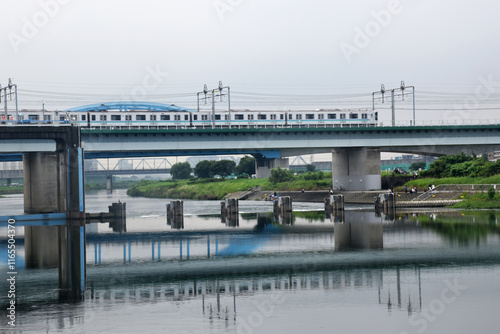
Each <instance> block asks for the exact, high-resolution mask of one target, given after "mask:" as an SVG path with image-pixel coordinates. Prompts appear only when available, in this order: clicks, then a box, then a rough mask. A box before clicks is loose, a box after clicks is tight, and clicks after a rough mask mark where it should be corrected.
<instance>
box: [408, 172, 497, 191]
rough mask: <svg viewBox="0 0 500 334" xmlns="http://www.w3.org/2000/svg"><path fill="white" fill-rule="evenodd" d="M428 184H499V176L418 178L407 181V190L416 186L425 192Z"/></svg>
mask: <svg viewBox="0 0 500 334" xmlns="http://www.w3.org/2000/svg"><path fill="white" fill-rule="evenodd" d="M429 184H433V185H435V186H438V185H440V184H500V174H497V175H493V176H489V177H466V176H464V177H445V178H420V179H413V180H411V181H408V182H407V183H406V185H407V186H408V188H411V187H414V186H416V187H417V188H418V190H420V191H423V190H427V188H428V186H429ZM403 188H404V187H403Z"/></svg>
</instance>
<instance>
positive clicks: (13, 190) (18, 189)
mask: <svg viewBox="0 0 500 334" xmlns="http://www.w3.org/2000/svg"><path fill="white" fill-rule="evenodd" d="M22 193H23V187H22V186H9V187H7V186H0V194H2V195H6V194H22Z"/></svg>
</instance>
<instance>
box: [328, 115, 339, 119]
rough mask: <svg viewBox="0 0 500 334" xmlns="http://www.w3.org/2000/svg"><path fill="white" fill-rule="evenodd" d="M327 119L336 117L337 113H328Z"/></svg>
mask: <svg viewBox="0 0 500 334" xmlns="http://www.w3.org/2000/svg"><path fill="white" fill-rule="evenodd" d="M328 119H337V114H328Z"/></svg>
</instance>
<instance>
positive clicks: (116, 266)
mask: <svg viewBox="0 0 500 334" xmlns="http://www.w3.org/2000/svg"><path fill="white" fill-rule="evenodd" d="M118 200H120V201H121V202H125V203H126V204H127V221H126V227H122V228H121V232H114V231H113V228H112V227H110V226H109V224H107V223H106V224H102V223H101V224H91V225H88V226H87V246H86V256H87V258H86V262H87V292H86V299H85V301H83V302H79V303H67V302H61V301H59V299H58V298H59V297H58V296H59V290H58V270H57V268H41V269H19V270H18V276H17V278H18V280H17V282H16V288H17V293H18V304H19V305H18V306H19V308H18V310H17V316H18V318H17V326H16V327H15V328H11V327H9V326H8V325H7V323H6V321H5V318H6V317H5V316H4V317H3V318H4V319H2V322H1V323H0V326H1V327H0V330H2V331H3V332H7V331H9V330H12V329H15V331H13V332H23V333H54V332H56V333H57V332H61V333H137V332H148V333H167V332H168V333H273V334H275V333H333V332H338V333H471V332H477V333H496V332H497V330H498V322H497V318H496V317H495V315H496V313H497V312H498V307H499V306H500V288H499V287H500V285H499V283H498V282H499V281H500V233H499V231H500V227H499V225H498V218H499V217H498V216H499V215H500V214H499V213H498V212H481V213H475V214H469V213H462V212H455V211H450V210H445V211H439V212H437V211H434V212H431V211H428V210H420V211H418V212H407V213H406V212H401V213H398V214H397V216H396V217H395V219H393V220H387V219H386V217H383V216H382V217H380V216H379V217H377V216H376V215H375V213H374V212H373V211H370V210H367V208H366V207H349V208H348V210H347V211H346V212H345V214H344V216H343V217H337V218H331V219H330V218H326V219H325V217H324V213H323V212H321V209H322V204H321V203H317V204H316V203H294V211H295V212H294V216H293V219H292V220H291V221H285V222H283V221H279V220H278V221H275V220H274V218H273V215H272V213H271V211H272V206H271V204H270V203H266V202H251V201H248V202H247V201H241V202H240V216H239V219H238V222H237V223H236V222H234V221H233V222H231V223H222V222H221V217H220V204H219V202H218V201H184V213H185V215H184V222H183V223H184V228H182V229H177V228H175V227H176V226H175V224H170V225H168V224H167V221H166V214H165V204H166V203H167V201H166V200H160V199H144V198H128V197H127V196H126V194H125V192H124V191H121V190H118V191H115V192H114V193H113V194H111V195H109V194H106V192H97V193H90V192H89V193H87V195H86V209H87V212H103V211H107V209H108V208H107V206H108V205H110V204H111V203H112V202H118ZM22 202H23V199H22V196H17V195H12V196H7V197H6V198H2V199H0V215H8V214H9V215H10V214H22V211H23V207H22V205H23V204H22ZM2 223H4V222H2ZM2 226H5V225H2ZM115 230H119V229H116V228H115ZM334 231H335V233H334ZM0 233H1V235H0V252H1V253H2V256H0V260H1V261H2V267H1V269H0V275H1V277H7V268H6V254H7V242H6V240H7V237H6V236H7V229H6V227H0ZM16 238H17V240H16V242H17V245H18V248H17V249H18V250H19V252H18V254H17V255H18V257H17V265H18V267H20V266H22V264H23V261H24V243H23V240H24V238H23V231H22V228H21V229H20V230H19V231H18V234H17V235H16ZM54 256H57V254H56V255H54ZM2 281H5V280H4V279H2ZM0 289H1V295H2V297H1V301H2V305H5V303H6V301H7V299H6V296H5V295H6V292H7V290H8V287H7V286H6V285H5V283H2V285H0ZM3 309H4V310H5V308H4V307H3ZM3 312H4V313H2V314H5V311H3Z"/></svg>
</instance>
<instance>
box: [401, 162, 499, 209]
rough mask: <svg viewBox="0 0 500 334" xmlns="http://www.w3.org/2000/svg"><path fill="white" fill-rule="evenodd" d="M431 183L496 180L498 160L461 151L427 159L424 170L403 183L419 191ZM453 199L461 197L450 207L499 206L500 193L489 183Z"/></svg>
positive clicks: (476, 207) (481, 182)
mask: <svg viewBox="0 0 500 334" xmlns="http://www.w3.org/2000/svg"><path fill="white" fill-rule="evenodd" d="M431 184H432V185H434V186H438V185H443V184H491V185H493V184H500V160H498V161H496V162H491V161H488V159H487V157H486V156H482V157H477V156H468V155H465V154H464V153H461V154H458V155H454V156H451V155H447V156H444V157H440V158H439V159H438V160H436V161H434V162H433V163H431V164H430V166H429V168H428V169H427V170H425V171H422V172H420V175H419V178H418V179H413V180H410V181H408V182H406V183H405V185H406V186H407V187H408V188H413V187H417V189H418V190H419V191H426V190H427V189H428V187H429V185H431ZM400 188H403V187H400ZM398 190H399V189H398ZM457 199H462V201H461V202H460V203H457V204H455V205H454V206H453V207H454V208H463V209H492V208H500V195H499V194H498V193H497V192H496V191H495V189H494V188H493V187H491V188H489V189H488V191H487V192H482V193H476V194H471V193H469V192H464V193H462V194H461V195H460V196H459V197H458V198H457Z"/></svg>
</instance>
